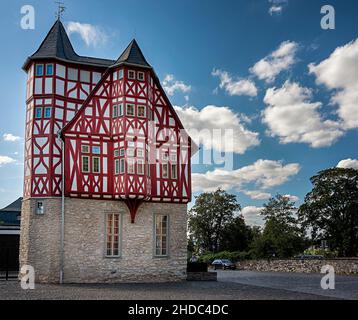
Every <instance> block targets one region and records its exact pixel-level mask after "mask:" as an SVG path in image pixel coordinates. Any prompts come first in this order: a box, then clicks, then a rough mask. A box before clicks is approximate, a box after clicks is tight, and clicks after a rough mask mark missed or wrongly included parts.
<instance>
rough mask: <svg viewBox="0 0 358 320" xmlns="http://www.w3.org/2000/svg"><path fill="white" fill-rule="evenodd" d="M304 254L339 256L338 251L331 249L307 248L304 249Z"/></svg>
mask: <svg viewBox="0 0 358 320" xmlns="http://www.w3.org/2000/svg"><path fill="white" fill-rule="evenodd" d="M304 254H310V255H314V256H323V257H325V258H328V259H329V258H337V256H338V253H337V252H334V251H331V250H329V249H322V248H319V249H307V250H305V251H304Z"/></svg>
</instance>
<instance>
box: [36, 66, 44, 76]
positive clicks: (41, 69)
mask: <svg viewBox="0 0 358 320" xmlns="http://www.w3.org/2000/svg"><path fill="white" fill-rule="evenodd" d="M43 75H44V66H43V65H42V64H38V65H36V77H42V76H43Z"/></svg>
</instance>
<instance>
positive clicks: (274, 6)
mask: <svg viewBox="0 0 358 320" xmlns="http://www.w3.org/2000/svg"><path fill="white" fill-rule="evenodd" d="M269 3H271V7H270V9H269V14H270V15H271V16H273V15H280V14H281V13H282V11H283V9H284V7H285V6H286V5H287V4H288V0H269Z"/></svg>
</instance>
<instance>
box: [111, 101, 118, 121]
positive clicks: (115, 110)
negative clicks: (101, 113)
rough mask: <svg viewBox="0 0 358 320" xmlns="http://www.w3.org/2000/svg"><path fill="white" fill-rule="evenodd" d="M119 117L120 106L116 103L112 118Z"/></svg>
mask: <svg viewBox="0 0 358 320" xmlns="http://www.w3.org/2000/svg"><path fill="white" fill-rule="evenodd" d="M117 117H118V106H117V105H116V104H115V105H113V113H112V118H117Z"/></svg>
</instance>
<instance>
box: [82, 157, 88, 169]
mask: <svg viewBox="0 0 358 320" xmlns="http://www.w3.org/2000/svg"><path fill="white" fill-rule="evenodd" d="M82 172H85V173H88V172H89V156H82Z"/></svg>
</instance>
